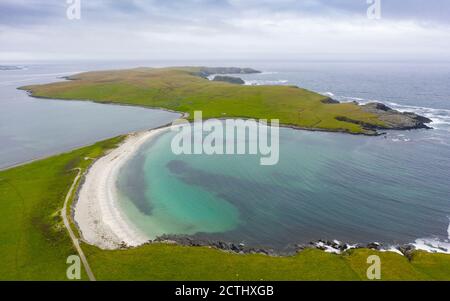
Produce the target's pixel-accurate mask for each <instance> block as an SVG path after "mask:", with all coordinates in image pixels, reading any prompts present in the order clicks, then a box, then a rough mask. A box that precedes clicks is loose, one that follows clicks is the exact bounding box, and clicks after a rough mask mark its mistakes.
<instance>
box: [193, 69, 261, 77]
mask: <svg viewBox="0 0 450 301" xmlns="http://www.w3.org/2000/svg"><path fill="white" fill-rule="evenodd" d="M255 73H261V71H258V70H255V69H252V68H238V67H202V68H201V69H200V72H199V73H198V75H199V76H201V77H205V78H206V77H208V76H210V75H214V74H255Z"/></svg>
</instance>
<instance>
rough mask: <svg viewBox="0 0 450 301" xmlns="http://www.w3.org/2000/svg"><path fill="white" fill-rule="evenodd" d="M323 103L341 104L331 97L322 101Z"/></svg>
mask: <svg viewBox="0 0 450 301" xmlns="http://www.w3.org/2000/svg"><path fill="white" fill-rule="evenodd" d="M321 102H322V103H324V104H339V103H340V102H339V101H338V100H336V99H333V98H331V97H327V98H324V99H322V100H321Z"/></svg>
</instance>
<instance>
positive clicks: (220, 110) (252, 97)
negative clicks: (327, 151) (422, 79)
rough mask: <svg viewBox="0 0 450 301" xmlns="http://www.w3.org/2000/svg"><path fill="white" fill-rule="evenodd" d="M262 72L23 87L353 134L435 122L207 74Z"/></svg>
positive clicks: (121, 73) (46, 94)
mask: <svg viewBox="0 0 450 301" xmlns="http://www.w3.org/2000/svg"><path fill="white" fill-rule="evenodd" d="M258 72H259V71H257V70H254V69H250V68H235V67H233V68H229V67H217V68H209V67H170V68H135V69H128V70H113V71H98V72H87V73H81V74H77V75H73V76H70V77H67V79H68V81H64V82H57V83H51V84H45V85H32V86H25V87H22V88H21V89H23V90H27V91H29V93H30V95H31V96H34V97H41V98H57V99H69V100H90V101H95V102H100V103H117V104H125V105H136V106H143V107H151V108H164V109H168V110H172V111H178V112H185V113H188V114H189V116H191V118H192V116H193V112H194V111H202V112H203V118H204V119H209V118H255V119H269V120H270V119H279V120H280V123H281V124H282V125H284V126H288V127H294V128H299V129H307V130H318V131H330V132H345V133H351V134H365V135H377V134H378V130H386V129H398V130H408V129H417V128H428V127H427V125H426V124H427V123H430V122H431V120H429V119H427V118H425V117H421V116H418V115H416V114H413V113H401V112H398V111H395V110H392V109H391V108H389V107H386V106H384V105H382V104H377V103H371V104H368V105H359V104H357V103H353V102H349V103H339V102H337V101H335V100H333V99H331V98H329V97H327V96H324V95H321V94H318V93H315V92H312V91H308V90H305V89H302V88H299V87H297V86H246V85H240V84H238V83H240V81H239V78H235V79H234V80H233V81H234V82H235V83H234V82H230V80H227V81H218V80H209V79H208V77H210V76H212V75H221V76H222V78H224V77H223V75H228V74H251V73H258ZM225 78H228V79H229V77H225ZM219 79H220V77H219Z"/></svg>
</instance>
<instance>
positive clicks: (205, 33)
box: [0, 0, 450, 61]
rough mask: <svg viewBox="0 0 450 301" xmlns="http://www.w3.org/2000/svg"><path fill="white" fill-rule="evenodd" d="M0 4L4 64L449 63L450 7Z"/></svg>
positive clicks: (210, 1) (113, 1)
mask: <svg viewBox="0 0 450 301" xmlns="http://www.w3.org/2000/svg"><path fill="white" fill-rule="evenodd" d="M381 4H382V10H381V13H382V18H381V20H372V19H369V18H368V17H367V14H366V11H367V8H368V6H369V5H368V4H367V3H366V0H303V1H302V0H165V1H163V0H81V13H82V15H81V20H72V21H71V20H68V19H67V17H66V9H67V7H68V5H67V4H66V1H65V0H45V1H44V0H0V60H2V61H7V60H28V59H29V60H35V59H249V58H251V59H420V60H449V59H450V1H448V0H428V1H420V0H409V1H408V0H381Z"/></svg>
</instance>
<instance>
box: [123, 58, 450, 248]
mask: <svg viewBox="0 0 450 301" xmlns="http://www.w3.org/2000/svg"><path fill="white" fill-rule="evenodd" d="M249 66H250V67H255V68H260V69H261V70H263V71H264V72H263V73H262V74H256V75H245V76H242V77H243V78H244V79H245V80H246V81H247V83H248V84H294V85H299V86H302V87H305V88H308V89H311V90H314V91H317V92H320V93H323V94H327V95H330V96H332V97H334V98H336V99H339V100H341V101H355V100H357V101H359V102H367V101H380V102H384V103H387V104H389V105H391V106H394V107H395V108H397V109H400V110H408V111H414V112H417V113H420V114H424V115H426V116H427V117H430V118H432V119H433V121H434V122H433V124H432V126H433V127H434V129H433V130H415V131H389V132H387V133H386V135H384V136H380V137H364V136H352V135H346V134H336V133H318V132H308V131H297V130H292V129H282V130H281V132H280V135H281V136H280V161H279V163H278V164H277V165H275V166H261V165H259V157H255V156H250V155H244V156H218V155H215V156H207V155H181V156H176V155H174V154H173V153H172V152H171V148H170V143H171V140H172V137H173V135H174V133H172V132H167V133H165V134H162V135H161V136H160V137H158V138H157V139H155V140H153V141H151V142H149V143H147V144H146V145H145V146H143V147H142V148H141V150H140V152H139V154H138V155H136V156H135V157H134V158H133V159H132V160H131V161H130V162H129V163H128V164H127V165H126V167H125V168H124V169H123V170H122V172H121V175H120V177H119V180H118V187H119V191H120V193H121V205H122V206H123V208H124V211H125V212H126V214H127V215H128V216H129V218H130V220H132V222H133V223H135V224H136V225H137V226H138V228H140V229H141V230H142V231H144V232H145V233H147V234H148V235H149V236H150V237H151V238H155V237H157V236H159V235H162V234H178V235H188V236H191V237H193V238H198V239H202V240H205V239H212V240H222V241H229V242H235V243H244V244H246V245H247V246H254V247H269V248H273V249H277V250H287V249H289V248H290V247H292V246H293V245H295V244H308V243H309V242H311V241H317V240H319V239H326V240H335V239H336V240H340V241H343V242H347V243H362V244H364V243H369V242H374V241H377V242H381V243H383V244H384V245H385V246H391V245H399V244H406V243H416V244H422V245H423V246H425V245H426V246H425V247H427V248H429V249H433V250H435V251H436V250H438V251H447V252H448V251H449V236H450V233H449V231H450V230H449V222H450V185H449V184H450V182H449V179H450V147H449V146H450V127H449V124H450V123H449V121H450V114H449V112H450V88H449V85H448V83H449V79H450V77H449V76H450V65H449V64H447V65H445V64H435V63H430V64H422V65H421V64H407V63H383V64H369V63H358V64H356V63H333V64H326V63H299V64H286V65H284V64H281V63H280V64H261V65H259V66H258V65H256V66H255V65H252V64H250V65H249Z"/></svg>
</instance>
